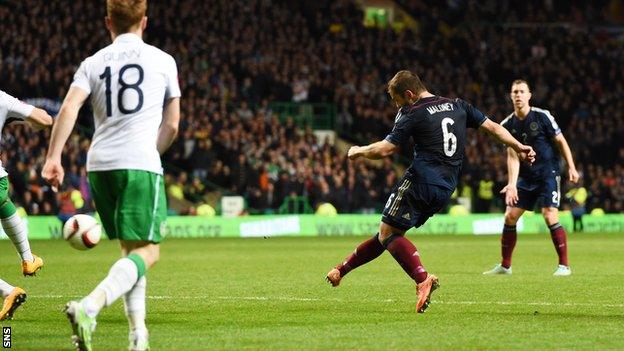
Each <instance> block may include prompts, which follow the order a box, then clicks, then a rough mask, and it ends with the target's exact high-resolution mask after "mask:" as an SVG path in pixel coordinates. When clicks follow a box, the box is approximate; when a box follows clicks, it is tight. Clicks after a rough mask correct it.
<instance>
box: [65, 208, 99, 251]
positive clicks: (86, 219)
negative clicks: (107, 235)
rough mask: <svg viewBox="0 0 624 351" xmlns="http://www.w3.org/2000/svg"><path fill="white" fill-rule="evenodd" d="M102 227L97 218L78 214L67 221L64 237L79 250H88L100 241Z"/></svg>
mask: <svg viewBox="0 0 624 351" xmlns="http://www.w3.org/2000/svg"><path fill="white" fill-rule="evenodd" d="M101 236H102V227H101V226H100V224H99V223H98V222H97V221H96V220H95V218H93V217H91V216H89V215H86V214H77V215H75V216H72V217H71V218H70V219H68V220H67V222H65V225H64V226H63V238H64V239H65V240H67V242H68V243H69V245H71V247H73V248H74V249H77V250H88V249H92V248H94V247H95V245H97V244H98V243H99V242H100V237H101Z"/></svg>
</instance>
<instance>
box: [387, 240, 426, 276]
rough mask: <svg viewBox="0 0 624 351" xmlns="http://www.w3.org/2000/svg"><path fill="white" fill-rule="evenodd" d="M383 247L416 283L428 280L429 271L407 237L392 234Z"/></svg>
mask: <svg viewBox="0 0 624 351" xmlns="http://www.w3.org/2000/svg"><path fill="white" fill-rule="evenodd" d="M383 245H384V246H385V247H386V249H387V250H388V252H390V254H392V257H394V259H395V260H396V261H397V262H398V263H399V264H400V265H401V267H402V268H403V270H404V271H405V273H407V275H409V276H410V277H411V278H412V279H414V280H415V281H416V283H421V282H423V281H425V279H427V271H426V270H425V267H423V265H422V263H421V262H420V255H419V254H418V250H417V249H416V246H414V244H412V242H411V241H409V240H408V239H407V238H406V237H404V236H403V235H396V234H392V235H391V236H390V237H388V238H387V239H386V240H385V241H384V243H383Z"/></svg>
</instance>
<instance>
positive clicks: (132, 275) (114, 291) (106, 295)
mask: <svg viewBox="0 0 624 351" xmlns="http://www.w3.org/2000/svg"><path fill="white" fill-rule="evenodd" d="M144 274H145V262H144V261H143V259H142V258H141V257H140V256H139V255H136V254H130V255H128V256H127V257H124V258H121V259H119V260H117V262H115V264H113V266H112V267H111V269H110V271H109V272H108V275H107V276H106V278H104V280H102V282H100V284H98V286H97V287H96V288H95V289H94V290H93V291H92V292H91V293H90V294H89V295H87V296H86V297H85V298H84V299H83V300H82V301H81V302H82V305H83V307H84V309H85V313H86V314H87V315H88V316H89V317H95V316H96V315H97V314H98V313H99V312H100V310H101V309H102V308H104V306H110V305H111V304H112V303H113V302H115V301H116V300H117V299H118V298H119V297H121V296H122V295H124V294H125V293H127V292H128V291H130V289H132V287H133V286H134V285H135V284H136V283H137V281H138V279H139V278H141V277H142V276H143V275H144Z"/></svg>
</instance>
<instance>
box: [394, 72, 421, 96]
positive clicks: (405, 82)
mask: <svg viewBox="0 0 624 351" xmlns="http://www.w3.org/2000/svg"><path fill="white" fill-rule="evenodd" d="M407 90H411V91H412V92H413V93H414V94H416V95H418V94H420V93H422V92H423V91H425V90H427V88H426V87H425V85H424V84H423V82H422V81H421V80H420V77H418V75H417V74H416V73H413V72H411V71H407V70H403V71H399V72H397V74H395V75H394V77H392V79H390V81H389V82H388V93H390V95H392V94H399V95H402V94H403V93H405V91H407Z"/></svg>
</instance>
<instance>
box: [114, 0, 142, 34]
mask: <svg viewBox="0 0 624 351" xmlns="http://www.w3.org/2000/svg"><path fill="white" fill-rule="evenodd" d="M146 11H147V0H106V15H107V16H108V18H109V19H110V21H111V24H112V27H113V28H112V29H113V32H115V33H116V34H123V33H127V32H129V31H130V28H132V27H133V26H135V25H137V24H138V23H139V22H141V20H142V19H143V17H145V12H146Z"/></svg>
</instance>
